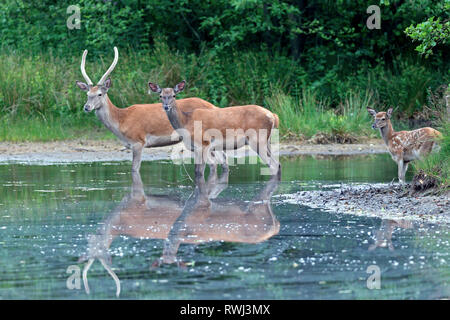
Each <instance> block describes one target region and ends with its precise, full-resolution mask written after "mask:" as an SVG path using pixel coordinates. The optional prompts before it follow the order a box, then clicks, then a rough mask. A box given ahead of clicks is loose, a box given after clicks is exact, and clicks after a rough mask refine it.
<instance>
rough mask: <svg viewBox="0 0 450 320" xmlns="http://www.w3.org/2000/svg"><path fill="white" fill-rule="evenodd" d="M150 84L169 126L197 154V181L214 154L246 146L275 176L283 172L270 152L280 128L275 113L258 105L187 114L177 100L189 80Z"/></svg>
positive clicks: (205, 110)
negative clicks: (169, 85)
mask: <svg viewBox="0 0 450 320" xmlns="http://www.w3.org/2000/svg"><path fill="white" fill-rule="evenodd" d="M148 85H149V87H150V90H151V91H153V92H157V93H159V94H160V98H161V101H162V104H163V107H164V110H165V112H166V114H167V117H168V118H169V121H170V124H171V125H172V127H173V128H174V129H175V130H176V131H177V132H178V133H179V134H180V135H181V136H182V137H183V142H184V144H185V145H186V147H187V148H188V149H190V150H191V151H193V152H194V159H195V176H196V178H197V177H202V176H203V174H204V170H205V165H206V162H208V161H211V158H210V157H211V156H213V154H212V151H214V150H220V151H224V150H235V149H238V148H241V147H243V146H245V145H249V146H250V147H251V148H252V149H253V150H254V151H255V152H256V153H257V154H258V155H259V157H260V158H261V160H262V161H263V162H264V163H266V164H267V165H268V166H269V168H270V172H271V174H272V175H274V174H276V173H277V172H278V171H279V170H280V169H281V168H280V164H279V162H278V161H277V160H276V159H275V158H274V157H273V155H272V153H271V149H270V137H271V134H272V131H273V129H276V128H278V122H279V120H278V116H277V115H276V114H274V113H272V112H270V111H269V110H267V109H264V108H263V107H260V106H257V105H246V106H235V107H228V108H215V109H202V110H200V109H196V110H194V111H193V112H191V113H186V112H184V111H183V110H182V108H181V107H180V104H179V102H180V101H181V100H176V99H175V97H176V95H177V94H178V93H179V92H181V91H183V89H184V88H185V85H186V81H182V82H180V83H178V84H177V85H176V86H175V87H174V88H165V89H161V88H160V87H159V86H158V85H157V84H155V83H152V82H149V83H148ZM149 93H151V92H150V91H149ZM213 161H214V160H213Z"/></svg>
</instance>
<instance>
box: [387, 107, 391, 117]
mask: <svg viewBox="0 0 450 320" xmlns="http://www.w3.org/2000/svg"><path fill="white" fill-rule="evenodd" d="M386 115H387V117H388V118H389V119H390V118H391V116H392V108H389V109H388V111H387V112H386Z"/></svg>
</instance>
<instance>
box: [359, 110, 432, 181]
mask: <svg viewBox="0 0 450 320" xmlns="http://www.w3.org/2000/svg"><path fill="white" fill-rule="evenodd" d="M367 111H368V112H369V114H371V115H372V116H373V117H374V119H375V122H374V123H373V124H372V128H373V129H379V130H380V133H381V137H382V138H383V140H384V142H385V143H386V146H387V147H388V150H389V153H390V154H391V157H392V159H393V160H394V161H395V162H396V163H397V165H398V180H399V181H400V183H402V184H403V183H405V174H406V170H408V164H409V163H410V162H411V161H413V160H416V159H420V158H422V157H424V156H426V155H427V154H429V153H430V152H431V151H438V150H439V146H438V145H437V143H436V138H439V137H440V136H441V133H440V132H439V131H437V130H435V129H433V128H428V127H427V128H420V129H417V130H412V131H398V132H395V131H394V129H393V128H392V124H391V116H392V108H390V109H389V110H388V111H387V112H376V111H375V110H373V109H371V108H367Z"/></svg>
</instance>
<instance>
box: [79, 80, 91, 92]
mask: <svg viewBox="0 0 450 320" xmlns="http://www.w3.org/2000/svg"><path fill="white" fill-rule="evenodd" d="M76 84H77V86H78V88H80V89H81V90H83V91H89V85H87V84H86V83H84V82H81V81H77V82H76Z"/></svg>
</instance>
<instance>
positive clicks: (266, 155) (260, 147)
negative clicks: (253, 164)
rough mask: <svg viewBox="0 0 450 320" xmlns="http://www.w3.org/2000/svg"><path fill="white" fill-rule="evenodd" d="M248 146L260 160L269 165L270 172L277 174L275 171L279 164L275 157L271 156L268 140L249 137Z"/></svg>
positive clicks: (278, 168) (277, 169)
mask: <svg viewBox="0 0 450 320" xmlns="http://www.w3.org/2000/svg"><path fill="white" fill-rule="evenodd" d="M249 145H250V148H252V149H253V150H254V151H255V152H256V153H257V154H258V155H259V157H260V158H261V160H262V161H263V162H264V163H265V164H266V165H267V166H269V169H270V173H271V174H272V175H275V174H277V172H278V171H279V170H280V169H281V167H280V164H279V162H278V161H276V160H275V158H274V157H273V156H272V152H271V150H270V146H269V143H268V141H261V140H260V141H258V140H257V139H250V141H249Z"/></svg>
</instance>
